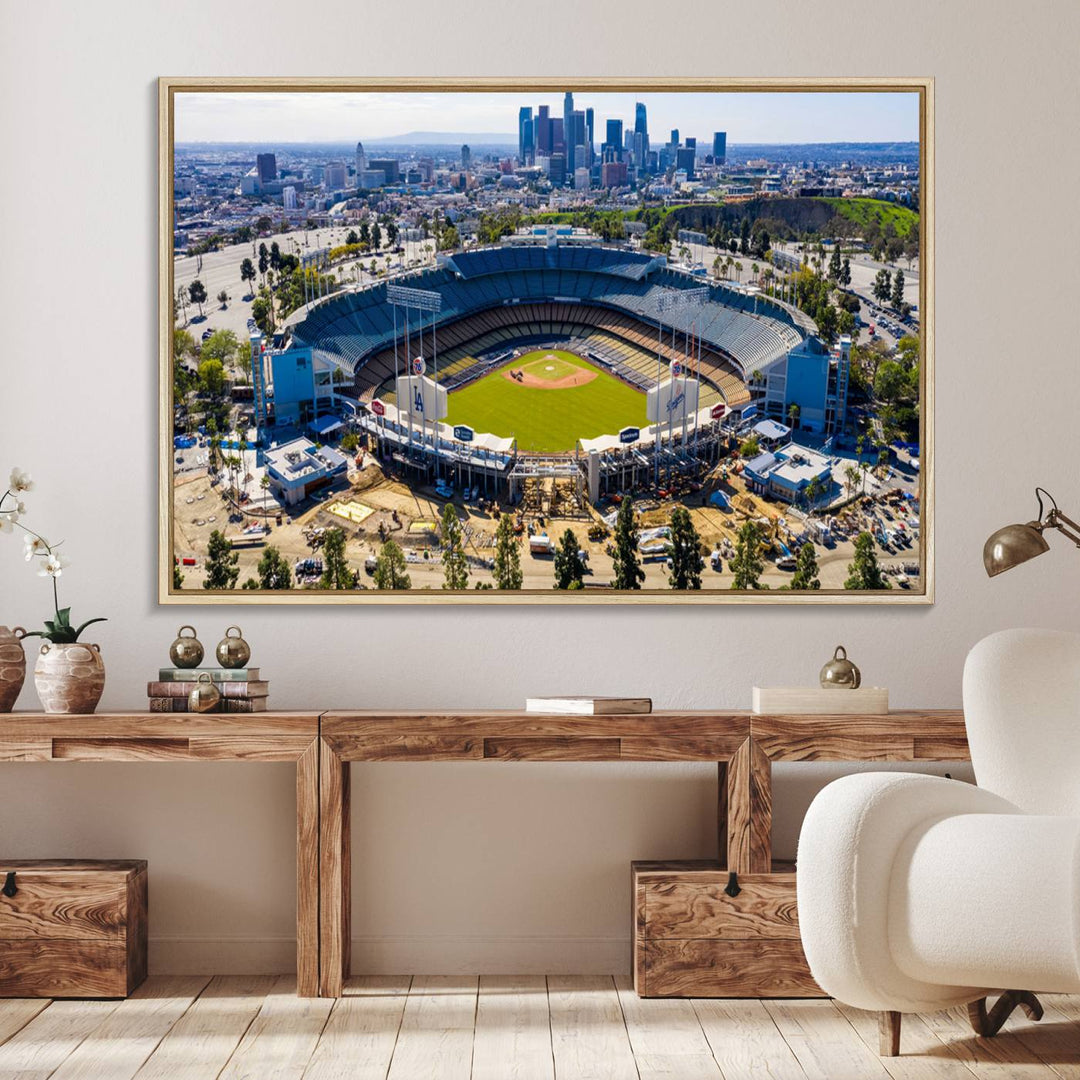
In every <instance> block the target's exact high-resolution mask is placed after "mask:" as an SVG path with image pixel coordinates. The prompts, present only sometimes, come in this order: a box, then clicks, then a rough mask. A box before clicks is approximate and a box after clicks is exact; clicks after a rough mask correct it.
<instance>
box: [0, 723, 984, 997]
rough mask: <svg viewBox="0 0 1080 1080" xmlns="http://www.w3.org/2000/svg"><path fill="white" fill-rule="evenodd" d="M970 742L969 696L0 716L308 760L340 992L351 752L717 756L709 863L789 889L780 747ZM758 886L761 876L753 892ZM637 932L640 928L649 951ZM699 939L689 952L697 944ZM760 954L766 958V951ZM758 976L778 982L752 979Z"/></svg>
mask: <svg viewBox="0 0 1080 1080" xmlns="http://www.w3.org/2000/svg"><path fill="white" fill-rule="evenodd" d="M967 756H968V751H967V738H966V734H965V730H964V720H963V714H962V712H961V711H960V710H958V709H951V710H931V711H909V712H894V713H890V714H888V715H887V716H803V715H800V716H780V715H771V716H757V715H752V714H750V713H748V712H745V711H739V712H728V711H702V712H656V713H651V714H648V715H644V716H603V717H572V716H541V715H537V714H535V713H523V712H513V711H504V712H503V711H485V712H442V713H429V712H390V711H382V712H326V713H318V712H295V713H287V712H267V713H256V714H253V715H242V714H236V715H232V714H217V713H212V714H203V715H197V714H188V713H143V712H130V713H99V714H94V715H91V716H51V715H47V714H43V713H11V714H8V715H4V716H0V762H22V761H30V762H35V761H37V762H59V761H235V762H271V761H291V762H295V763H296V822H297V832H296V853H297V855H296V867H297V931H296V937H297V984H298V992H299V994H300V995H302V996H314V995H316V994H318V995H322V996H329V997H338V996H340V995H341V992H342V986H343V981H344V979H345V977H346V976H347V975H348V973H349V966H350V956H349V948H350V945H349V940H350V852H349V847H350V837H349V765H350V763H351V762H353V761H555V762H559V761H564V762H566V761H574V762H582V761H640V762H662V761H709V762H715V763H716V765H717V781H718V783H717V844H716V859H715V860H713V861H711V862H710V863H709V864H708V867H709V871H708V872H713V873H715V872H720V871H723V872H724V873H725V874H729V873H730V872H731V871H734V872H735V873H736V874H737V875H739V876H740V877H742V876H744V875H746V876H752V875H767V876H769V877H771V878H778V877H780V876H782V875H786V877H785V883H784V884H783V886H782V887H783V888H786V889H787V890H788V891H789V892H791V890H792V888H793V885H794V875H793V873H792V872H791V868H790V867H789V866H785V867H781V866H779V865H775V866H774V864H773V860H772V763H773V762H774V761H836V762H843V761H911V762H915V761H963V760H967ZM0 854H3V853H0ZM667 865H668V864H659V863H650V864H636V866H637V867H638V868H640V874H641V876H642V880H643V887H647V885H648V881H647V880H646V879H647V878H648V875H650V874H651V875H653V878H654V879H656V877H657V875H661V876H663V875H664V874H666V876H667V878H668V879H671V878H672V876H673V875H675V876H677V875H678V874H679V873H682V872H687V873H689V875H690V876H689V878H688V880H689V881H691V882H692V881H695V880H699V879H701V878H702V877H703V876H707V873H705V874H704V875H703V873H702V871H701V869H700V867H699V868H696V869H691V870H689V871H682V870H680V869H679V867H678V864H670V866H671V867H673V868H674V869H673V870H671V871H670V872H668V871H666V870H665V869H664V867H665V866H667ZM637 873H638V870H635V874H637ZM635 880H636V879H635ZM751 884H753V883H752V882H751ZM772 884H773V885H775V883H772ZM764 885H765V886H770V883H768V882H766V883H764ZM680 887H682V886H680ZM765 891H768V890H767V889H766V890H765ZM773 893H774V898H775V889H773ZM752 894H753V889H750V890H749V891H748V893H747V896H750V895H752ZM744 899H745V898H744ZM703 906H704V907H705V908H707V907H708V905H707V904H705V905H703ZM788 907H789V908H790V907H791V905H788ZM728 914H730V913H728ZM735 914H736V915H739V913H738V912H736V913H735ZM714 915H715V912H714ZM790 915H791V916H792V917H793V910H792V912H791V913H790ZM743 921H744V923H747V924H751V923H755V924H756V923H757V922H760V921H761V920H760V919H758V918H756V917H755V918H751V919H744V920H743ZM638 930H640V927H638V928H636V930H635V933H636V934H637V932H638ZM752 932H753V934H756V935H757V936H758V937H760V938H762V940H761V941H760V943H759V944H760V946H761V950H760V951H761V954H762V956H763V957H767V955H768V954H769V949H768V948H766V946H769V947H771V948H772V950H773V954H775V953H776V950H777V949H778V948H779V946H776V944H775V942H774V941H773V938H772V937H770V936H769V935H770V933H774V931H770V930H769V929H768V927H767V926H766V928H765V929H764V930H762V929H761V928H760V927H759V928H758V929H755V930H753V931H752ZM778 936H779V937H783V938H786V939H787V940H792V939H793V940H795V942H796V943H797V927H795V928H793V926H792V925H788V926H786V927H784V928H783V933H782V934H780V935H778ZM684 937H685V935H684ZM639 944H640V943H639V942H638V941H637V939H635V955H636V956H637V952H638V945H639ZM687 944H688V945H689V944H696V945H699V946H700V944H701V942H700V941H698V942H687ZM680 947H681V946H680ZM668 951H669V952H670V948H669V950H668ZM789 951H790V950H789ZM687 955H689V956H691V957H692V955H693V954H692V950H691V951H690V952H688V953H687ZM799 955H800V956H801V952H800V954H799ZM636 962H637V961H636ZM804 963H805V962H804ZM761 966H762V967H767V964H766V962H765V960H763V962H762V965H761ZM759 974H760V972H759ZM767 974H768V972H766V975H767ZM755 977H757V976H755ZM664 979H666V980H667V982H666V984H665V986H666V988H664V989H659V990H657V991H656V992H657V993H660V994H679V993H686V992H697V989H698V984H697V983H695V981H694V980H695V973H694V970H693V961H692V959H691V960H686V959H685V958H684V959H683V960H682V961H681V962H680V964H672V965H670V966H669V969H668V970H666V971H665V972H664ZM803 979H804V980H805V975H804V976H803ZM757 985H765V984H764V983H760V984H759V983H751V982H750V981H747V982H746V983H745V986H746V987H751V986H757ZM777 985H780V984H777ZM641 990H642V992H645V989H644V988H643V987H642V988H641ZM747 996H749V994H748V993H747Z"/></svg>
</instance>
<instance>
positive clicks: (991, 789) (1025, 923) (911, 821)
mask: <svg viewBox="0 0 1080 1080" xmlns="http://www.w3.org/2000/svg"><path fill="white" fill-rule="evenodd" d="M838 692H839V691H838ZM963 696H964V713H965V720H966V724H967V733H968V742H969V745H970V749H971V760H972V764H973V765H974V769H975V778H976V781H977V784H978V786H977V787H974V786H972V785H970V784H965V783H960V782H958V781H955V780H950V779H947V778H939V777H931V776H920V775H914V774H910V773H862V774H857V775H852V776H847V777H844V778H843V779H840V780H837V781H835V782H834V783H832V784H829V785H828V786H827V787H826V788H825V789H824V790H823V791H822V792H821V793H820V794H819V795H818V797H817V798H816V799H815V800H814V802H813V804H812V805H811V807H810V810H809V812H808V813H807V815H806V820H805V822H804V824H803V828H802V834H801V836H800V838H799V852H798V876H797V881H798V905H799V924H800V929H801V933H802V939H803V946H804V948H805V950H806V958H807V960H808V961H809V964H810V970H811V972H812V973H813V975H814V978H815V979H816V980H817V982H818V983H819V985H820V986H821V987H822V989H823V990H825V991H826V993H828V994H830V995H832V996H833V997H836V998H838V999H839V1000H841V1001H843V1002H846V1003H847V1004H849V1005H852V1006H854V1007H856V1008H861V1009H872V1010H877V1011H879V1012H880V1013H881V1033H882V1039H881V1041H882V1053H883V1054H896V1053H899V1044H900V1017H901V1014H902V1013H904V1012H929V1011H932V1010H936V1009H943V1008H948V1007H951V1006H954V1005H964V1004H967V1005H968V1012H969V1015H970V1017H971V1022H972V1026H973V1028H974V1029H975V1031H976V1032H977V1033H978V1034H980V1035H985V1036H990V1035H993V1034H995V1033H996V1031H997V1030H998V1029H999V1028H1000V1027H1001V1025H1002V1023H1004V1021H1005V1019H1006V1018H1007V1017H1008V1016H1009V1014H1010V1013H1011V1012H1012V1010H1013V1009H1014V1008H1016V1007H1017V1006H1018V1005H1019V1006H1021V1007H1023V1008H1024V1010H1025V1011H1026V1012H1027V1013H1028V1015H1029V1016H1030V1017H1032V1018H1033V1019H1039V1018H1040V1017H1041V1015H1042V1009H1041V1006H1040V1005H1039V1002H1038V999H1037V998H1036V997H1035V996H1034V993H1033V992H1034V991H1040V990H1041V991H1046V992H1065V993H1077V992H1080V959H1078V950H1077V946H1078V923H1080V635H1076V634H1071V633H1062V632H1058V631H1049V630H1009V631H1005V632H1002V633H998V634H993V635H992V636H990V637H988V638H986V639H985V640H983V641H981V642H979V644H977V645H976V646H975V647H974V648H973V649H972V650H971V652H970V654H969V655H968V658H967V663H966V665H965V667H964V688H963ZM898 722H899V723H902V721H898ZM998 991H1001V997H1000V998H999V999H998V1001H997V1003H996V1004H995V1005H994V1007H993V1008H992V1009H991V1010H989V1012H988V1011H987V1008H986V998H987V996H988V995H991V994H993V993H995V992H998Z"/></svg>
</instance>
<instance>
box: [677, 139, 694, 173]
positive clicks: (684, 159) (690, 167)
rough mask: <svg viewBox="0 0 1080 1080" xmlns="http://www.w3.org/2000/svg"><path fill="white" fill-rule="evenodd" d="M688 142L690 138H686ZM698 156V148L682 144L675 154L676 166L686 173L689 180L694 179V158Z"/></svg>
mask: <svg viewBox="0 0 1080 1080" xmlns="http://www.w3.org/2000/svg"><path fill="white" fill-rule="evenodd" d="M686 141H687V142H688V143H689V142H690V140H689V139H687V140H686ZM696 157H697V149H696V148H695V147H693V146H682V147H680V148H679V149H678V150H677V151H676V154H675V168H676V169H679V170H680V171H684V172H685V173H686V179H687V180H693V179H694V160H695V158H696Z"/></svg>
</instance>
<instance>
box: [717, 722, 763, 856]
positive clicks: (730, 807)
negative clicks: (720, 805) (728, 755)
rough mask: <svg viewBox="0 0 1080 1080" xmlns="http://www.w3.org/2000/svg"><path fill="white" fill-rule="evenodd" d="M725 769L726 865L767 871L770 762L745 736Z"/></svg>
mask: <svg viewBox="0 0 1080 1080" xmlns="http://www.w3.org/2000/svg"><path fill="white" fill-rule="evenodd" d="M726 773H727V807H726V809H727V814H726V818H727V868H728V869H729V870H734V871H736V872H737V873H740V874H767V873H769V872H770V870H771V869H772V763H771V762H770V761H769V759H768V757H766V755H765V752H764V751H763V750H762V749H761V747H760V746H758V744H757V743H756V742H754V740H753V739H747V740H746V741H745V742H744V743H743V744H742V745H741V746H740V747H739V749H738V750H736V751H735V756H734V757H733V758H732V759H731V761H730V762H728V765H727V770H726Z"/></svg>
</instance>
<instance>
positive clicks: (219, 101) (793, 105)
mask: <svg viewBox="0 0 1080 1080" xmlns="http://www.w3.org/2000/svg"><path fill="white" fill-rule="evenodd" d="M639 101H642V102H644V103H645V105H646V107H647V109H648V118H649V130H650V136H651V137H653V132H655V133H656V136H661V135H663V136H664V137H666V133H667V131H668V130H670V129H671V128H679V129H680V131H681V132H682V134H683V137H684V138H685V136H687V135H690V136H692V137H695V138H697V139H698V140H699V141H705V140H708V141H710V142H711V139H712V135H713V132H714V131H727V132H728V142H729V145H731V144H740V143H741V144H746V143H773V144H784V143H829V142H916V141H918V138H919V98H918V95H917V94H915V93H870V92H868V93H863V92H850V93H830V92H821V93H785V94H769V93H754V92H745V93H653V94H649V93H645V94H612V93H596V94H593V93H591V92H590V91H588V90H584V91H575V108H591V109H593V110H594V112H595V115H596V129H597V131H596V133H597V140H598V141H600V139H601V138H602V136H601V135H600V132H602V131H603V130H604V122H605V121H606V120H607V119H619V120H622V121H623V126H624V128H626V129H629V130H633V126H634V114H635V106H636V104H637V102H639ZM522 105H529V106H532V108H533V109H534V110H535V109H536V108H537V107H538V106H540V105H547V106H549V108H550V112H551V115H552V116H562V114H563V93H562V92H560V91H543V92H533V91H528V90H523V91H512V92H498V93H487V92H485V93H439V92H412V91H403V92H398V91H395V92H391V93H381V92H356V93H336V92H330V93H324V92H320V93H312V92H304V91H293V92H288V93H230V94H220V93H192V92H185V91H178V92H177V94H176V112H175V130H174V138H175V141H176V142H177V143H215V142H223V143H227V142H271V141H277V142H281V143H305V142H339V141H348V140H350V139H357V138H359V139H366V140H369V141H373V140H379V139H392V138H403V137H406V136H408V135H410V134H412V133H415V132H425V133H428V132H430V133H438V132H440V131H443V132H446V133H448V134H457V133H460V132H468V133H470V134H487V135H490V136H492V137H497V138H498V139H500V140H505V141H506V142H507V143H515V142H516V141H517V132H516V127H517V116H518V109H519V108H520V107H521V106H522ZM653 141H654V142H656V141H657V139H656V138H655V137H653Z"/></svg>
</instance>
